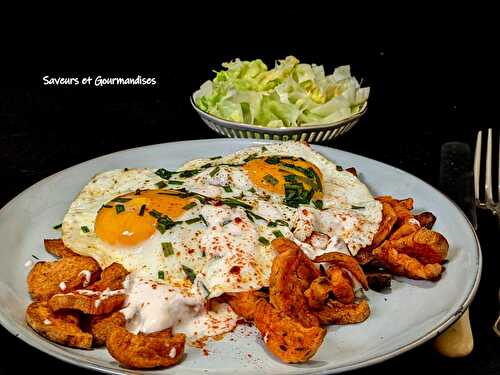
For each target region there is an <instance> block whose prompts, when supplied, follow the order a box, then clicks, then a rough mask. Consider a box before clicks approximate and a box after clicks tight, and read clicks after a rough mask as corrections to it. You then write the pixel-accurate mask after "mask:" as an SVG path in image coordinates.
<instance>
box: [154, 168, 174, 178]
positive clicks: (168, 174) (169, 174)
mask: <svg viewBox="0 0 500 375" xmlns="http://www.w3.org/2000/svg"><path fill="white" fill-rule="evenodd" d="M155 174H156V175H157V176H160V177H161V178H163V179H164V180H168V179H169V178H170V177H172V175H173V173H172V172H170V171H167V170H166V169H165V168H160V169H158V170H157V171H156V172H155Z"/></svg>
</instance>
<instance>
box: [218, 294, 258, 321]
mask: <svg viewBox="0 0 500 375" xmlns="http://www.w3.org/2000/svg"><path fill="white" fill-rule="evenodd" d="M225 297H226V300H227V302H228V303H229V305H230V306H231V308H232V309H233V310H234V312H235V313H236V314H238V315H239V316H241V317H242V318H244V319H246V320H248V321H252V320H253V317H254V313H255V306H257V301H258V300H259V299H261V298H266V297H267V295H266V294H265V293H263V292H259V291H258V290H251V291H248V292H238V293H226V294H225Z"/></svg>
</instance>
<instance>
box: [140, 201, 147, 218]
mask: <svg viewBox="0 0 500 375" xmlns="http://www.w3.org/2000/svg"><path fill="white" fill-rule="evenodd" d="M145 210H146V205H145V204H143V205H142V206H141V209H140V210H139V216H144V211H145Z"/></svg>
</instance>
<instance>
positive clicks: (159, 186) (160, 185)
mask: <svg viewBox="0 0 500 375" xmlns="http://www.w3.org/2000/svg"><path fill="white" fill-rule="evenodd" d="M155 185H156V186H157V187H158V189H163V188H164V187H165V186H167V184H166V183H165V182H163V181H160V182H157V183H156V184H155Z"/></svg>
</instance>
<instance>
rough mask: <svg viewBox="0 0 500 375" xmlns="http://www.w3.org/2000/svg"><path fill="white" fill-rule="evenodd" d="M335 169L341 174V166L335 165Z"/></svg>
mask: <svg viewBox="0 0 500 375" xmlns="http://www.w3.org/2000/svg"><path fill="white" fill-rule="evenodd" d="M335 168H336V169H337V171H339V172H342V171H343V170H344V168H342V166H341V165H337V166H336V167H335Z"/></svg>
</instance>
